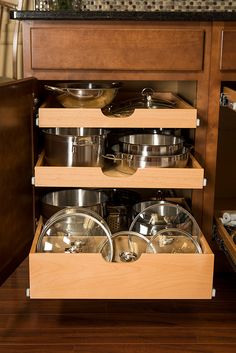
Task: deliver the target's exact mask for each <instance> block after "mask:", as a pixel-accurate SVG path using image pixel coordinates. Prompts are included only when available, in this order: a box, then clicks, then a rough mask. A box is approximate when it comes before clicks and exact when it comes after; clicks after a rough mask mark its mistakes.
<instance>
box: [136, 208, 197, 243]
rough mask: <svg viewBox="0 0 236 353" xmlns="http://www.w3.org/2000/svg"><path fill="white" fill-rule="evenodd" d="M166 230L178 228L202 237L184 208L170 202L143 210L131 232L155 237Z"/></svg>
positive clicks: (193, 220)
mask: <svg viewBox="0 0 236 353" xmlns="http://www.w3.org/2000/svg"><path fill="white" fill-rule="evenodd" d="M165 228H178V229H181V230H184V231H187V232H188V233H190V234H191V235H192V236H196V237H197V238H199V237H200V235H201V230H200V228H199V226H198V224H197V222H196V220H195V219H194V217H193V216H192V215H191V214H190V213H189V212H188V211H187V210H186V209H184V208H183V207H182V206H179V205H178V204H173V203H168V202H166V203H165V202H164V203H156V204H153V205H151V206H148V207H146V208H145V209H143V210H142V211H141V212H140V213H139V214H138V215H137V216H136V217H135V218H134V220H133V221H132V223H131V225H130V228H129V230H131V231H136V232H138V233H141V234H143V235H145V236H147V235H151V236H154V235H156V234H157V232H158V231H159V230H161V229H165Z"/></svg>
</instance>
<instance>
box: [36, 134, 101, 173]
mask: <svg viewBox="0 0 236 353" xmlns="http://www.w3.org/2000/svg"><path fill="white" fill-rule="evenodd" d="M43 134H44V146H45V161H46V164H47V165H54V166H67V167H72V166H83V167H94V166H96V167H97V166H100V167H102V166H103V157H102V156H103V154H104V150H105V142H106V136H107V131H106V130H103V129H90V128H52V129H44V130H43Z"/></svg>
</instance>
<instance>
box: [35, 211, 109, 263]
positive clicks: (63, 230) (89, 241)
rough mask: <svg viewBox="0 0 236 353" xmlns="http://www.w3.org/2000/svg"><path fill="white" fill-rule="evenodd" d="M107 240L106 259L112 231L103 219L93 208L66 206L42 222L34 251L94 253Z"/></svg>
mask: <svg viewBox="0 0 236 353" xmlns="http://www.w3.org/2000/svg"><path fill="white" fill-rule="evenodd" d="M104 241H106V242H107V247H106V253H105V252H104V251H101V252H102V255H103V257H104V258H105V259H106V260H107V261H111V260H112V258H113V244H112V240H111V231H110V229H109V227H108V225H107V223H106V222H105V221H104V219H103V218H102V217H101V216H100V215H98V214H97V213H96V212H94V211H92V210H88V209H85V208H82V207H71V208H70V207H67V208H65V209H62V210H60V211H59V212H57V213H55V214H54V215H53V216H52V217H51V218H49V220H48V221H47V222H46V223H45V225H44V227H43V229H42V231H41V234H40V236H39V240H38V244H37V252H53V253H54V252H55V253H97V252H100V249H101V246H100V244H101V243H103V242H104Z"/></svg>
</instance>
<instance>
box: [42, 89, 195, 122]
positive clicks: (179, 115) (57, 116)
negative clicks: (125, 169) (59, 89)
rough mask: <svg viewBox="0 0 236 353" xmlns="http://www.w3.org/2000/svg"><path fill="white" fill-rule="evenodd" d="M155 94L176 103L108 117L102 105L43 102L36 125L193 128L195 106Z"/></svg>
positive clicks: (174, 98)
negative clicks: (125, 115)
mask: <svg viewBox="0 0 236 353" xmlns="http://www.w3.org/2000/svg"><path fill="white" fill-rule="evenodd" d="M155 98H161V99H166V100H170V101H174V102H175V103H176V105H175V108H174V109H171V108H170V109H136V110H135V111H134V113H133V114H132V115H130V116H128V117H119V118H117V117H108V116H106V115H104V114H103V113H102V111H101V109H86V108H83V109H79V108H55V107H52V106H50V103H45V104H44V105H42V106H41V107H40V108H39V127H79V126H80V127H99V128H106V127H111V128H130V127H136V128H156V127H159V128H196V127H197V123H198V121H197V109H196V108H193V107H192V106H191V105H189V104H188V103H186V102H185V101H184V100H183V99H181V98H180V97H178V96H176V95H174V94H173V93H168V92H167V93H155Z"/></svg>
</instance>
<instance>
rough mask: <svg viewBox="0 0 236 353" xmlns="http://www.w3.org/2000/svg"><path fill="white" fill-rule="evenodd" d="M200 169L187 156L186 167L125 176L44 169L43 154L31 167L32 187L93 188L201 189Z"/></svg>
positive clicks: (88, 169) (97, 170) (113, 172)
mask: <svg viewBox="0 0 236 353" xmlns="http://www.w3.org/2000/svg"><path fill="white" fill-rule="evenodd" d="M203 182H204V170H203V168H202V167H201V166H200V165H199V163H198V162H197V161H196V159H195V158H194V157H193V156H192V155H190V162H189V165H188V166H187V167H186V168H143V169H142V168H138V169H137V170H136V171H135V172H134V174H132V175H128V174H124V173H121V172H119V171H117V170H115V169H109V170H102V169H101V168H100V167H58V166H55V167H54V166H45V165H44V160H43V154H42V155H41V156H40V158H39V160H38V163H37V165H36V166H35V186H45V187H46V186H50V187H56V186H58V187H70V186H71V187H97V188H148V187H150V188H169V189H172V188H176V189H201V188H202V187H203Z"/></svg>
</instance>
